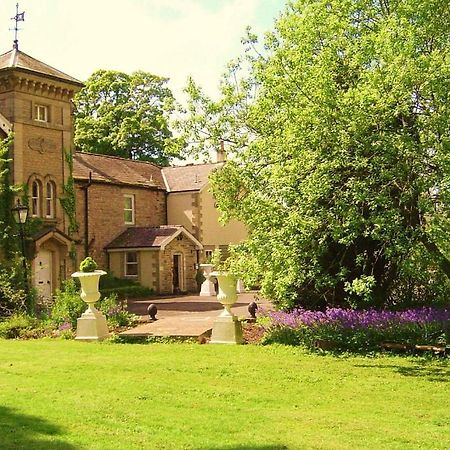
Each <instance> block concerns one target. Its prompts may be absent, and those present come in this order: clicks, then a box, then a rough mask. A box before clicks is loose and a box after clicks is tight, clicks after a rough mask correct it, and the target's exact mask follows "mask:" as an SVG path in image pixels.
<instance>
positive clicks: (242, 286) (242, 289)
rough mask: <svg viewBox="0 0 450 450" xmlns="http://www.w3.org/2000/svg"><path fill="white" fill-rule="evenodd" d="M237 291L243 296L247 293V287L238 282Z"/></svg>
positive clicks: (240, 281)
mask: <svg viewBox="0 0 450 450" xmlns="http://www.w3.org/2000/svg"><path fill="white" fill-rule="evenodd" d="M236 291H237V293H238V294H242V293H243V292H245V286H244V282H243V281H242V280H238V281H237V285H236Z"/></svg>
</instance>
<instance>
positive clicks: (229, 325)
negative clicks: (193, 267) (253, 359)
mask: <svg viewBox="0 0 450 450" xmlns="http://www.w3.org/2000/svg"><path fill="white" fill-rule="evenodd" d="M211 276H213V277H216V278H217V280H218V282H219V293H218V294H217V300H218V301H219V302H220V303H222V305H223V308H224V309H223V311H222V314H221V315H220V316H219V317H218V318H217V319H216V320H215V321H214V324H213V328H212V335H211V341H210V343H211V344H242V343H243V342H244V339H243V337H242V325H241V322H240V321H239V319H238V318H237V317H236V316H235V315H234V314H233V312H232V311H231V307H232V306H233V305H234V303H235V302H236V300H237V293H236V283H237V280H236V277H235V276H234V275H232V274H229V273H226V272H212V273H211Z"/></svg>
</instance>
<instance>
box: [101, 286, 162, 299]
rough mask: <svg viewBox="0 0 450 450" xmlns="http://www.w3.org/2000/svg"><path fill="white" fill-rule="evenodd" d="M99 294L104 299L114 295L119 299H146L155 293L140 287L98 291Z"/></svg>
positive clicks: (121, 287) (120, 287) (122, 287)
mask: <svg viewBox="0 0 450 450" xmlns="http://www.w3.org/2000/svg"><path fill="white" fill-rule="evenodd" d="M100 292H101V294H102V295H103V296H105V297H106V296H108V295H111V294H115V295H117V296H118V297H119V298H120V299H125V298H136V297H147V296H149V295H153V294H154V293H155V291H154V290H153V289H150V288H148V287H145V286H141V285H130V286H119V287H115V288H107V289H100Z"/></svg>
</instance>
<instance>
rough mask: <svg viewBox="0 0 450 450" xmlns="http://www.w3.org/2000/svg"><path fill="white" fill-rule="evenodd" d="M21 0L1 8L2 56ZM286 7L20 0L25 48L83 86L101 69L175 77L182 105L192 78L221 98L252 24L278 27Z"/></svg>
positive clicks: (247, 1)
mask: <svg viewBox="0 0 450 450" xmlns="http://www.w3.org/2000/svg"><path fill="white" fill-rule="evenodd" d="M16 3H17V1H16V0H14V1H13V0H3V1H2V2H1V3H0V53H4V52H7V51H9V50H10V49H11V48H12V43H13V40H14V33H13V31H10V29H12V28H13V27H14V21H12V20H10V19H11V18H12V17H14V16H15V11H16ZM285 3H286V2H285V0H117V1H115V0H22V1H20V3H19V12H22V11H25V21H24V22H19V28H20V29H22V31H19V49H20V50H21V51H23V52H25V53H27V54H29V55H30V56H33V57H34V58H37V59H39V60H41V61H43V62H45V63H47V64H49V65H51V66H53V67H56V68H57V69H59V70H61V71H63V72H65V73H67V74H69V75H72V76H74V77H75V78H78V79H79V80H81V81H85V80H86V79H87V78H88V77H89V75H90V74H91V73H93V72H94V71H95V70H97V69H114V70H120V71H123V72H127V73H131V72H133V71H135V70H144V71H147V72H151V73H153V74H156V75H160V76H164V77H168V78H170V81H169V87H170V88H171V89H172V91H173V93H174V95H175V97H176V98H177V99H178V100H179V101H182V100H183V94H182V90H183V87H184V86H186V81H187V78H188V76H192V77H193V78H194V80H195V81H196V82H197V83H198V84H200V86H202V87H203V89H204V90H205V92H206V93H208V94H209V95H211V96H213V97H215V96H216V95H217V92H218V84H219V80H220V76H221V74H222V73H223V72H224V71H225V67H226V64H227V63H228V62H229V61H230V60H232V59H233V58H236V57H237V56H239V55H240V54H242V52H243V47H242V44H241V38H242V37H243V36H244V35H245V29H246V27H247V26H248V25H249V26H251V27H252V30H253V31H254V32H255V33H257V34H258V35H262V34H263V33H264V32H265V31H267V30H270V29H272V28H273V24H274V20H275V19H276V17H277V16H278V15H279V13H280V12H281V11H282V10H283V9H284V5H285Z"/></svg>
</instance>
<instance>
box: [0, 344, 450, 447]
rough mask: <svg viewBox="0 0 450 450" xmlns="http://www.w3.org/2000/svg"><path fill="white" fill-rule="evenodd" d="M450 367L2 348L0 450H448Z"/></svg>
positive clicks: (295, 354)
mask: <svg viewBox="0 0 450 450" xmlns="http://www.w3.org/2000/svg"><path fill="white" fill-rule="evenodd" d="M449 379H450V373H449V368H448V363H447V361H442V360H441V361H436V360H434V361H431V360H425V359H418V358H404V357H395V356H380V357H374V358H370V357H361V356H351V357H350V356H347V357H335V356H320V355H310V354H306V353H304V352H302V351H301V350H300V349H297V348H291V347H282V346H266V347H261V346H219V345H216V346H214V345H202V346H201V345H198V344H152V345H137V344H135V345H130V344H128V345H117V344H116V345H114V344H107V343H103V344H89V343H81V342H74V341H62V340H61V341H60V340H36V341H4V340H3V341H2V340H0V448H1V449H8V450H10V449H19V448H20V449H27V450H33V449H45V450H56V449H58V450H69V449H102V450H105V449H127V450H128V449H165V448H167V449H183V448H187V449H191V448H192V449H229V450H231V449H248V450H275V449H365V448H370V449H402V450H404V449H427V450H429V449H448V448H450V425H449V424H450V408H449V399H448V393H449V390H448V382H449Z"/></svg>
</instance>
